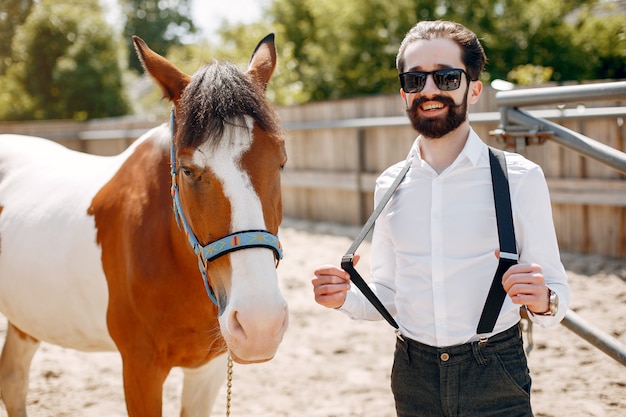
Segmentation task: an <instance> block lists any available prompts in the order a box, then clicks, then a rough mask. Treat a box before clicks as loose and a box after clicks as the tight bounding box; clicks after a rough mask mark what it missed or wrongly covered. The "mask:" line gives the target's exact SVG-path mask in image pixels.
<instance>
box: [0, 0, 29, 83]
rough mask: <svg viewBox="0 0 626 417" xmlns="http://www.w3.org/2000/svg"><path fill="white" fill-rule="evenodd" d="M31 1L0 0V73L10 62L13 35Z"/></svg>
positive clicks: (23, 18) (26, 12)
mask: <svg viewBox="0 0 626 417" xmlns="http://www.w3.org/2000/svg"><path fill="white" fill-rule="evenodd" d="M33 3H34V0H2V3H0V75H2V74H4V73H5V72H6V70H7V68H8V67H9V65H11V63H12V59H11V58H12V51H11V42H12V41H13V36H14V35H15V31H16V30H17V28H18V27H19V26H20V25H22V24H23V23H24V21H25V20H26V18H27V17H28V14H29V13H30V10H31V8H32V6H33Z"/></svg>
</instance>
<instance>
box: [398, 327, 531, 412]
mask: <svg viewBox="0 0 626 417" xmlns="http://www.w3.org/2000/svg"><path fill="white" fill-rule="evenodd" d="M530 385H531V380H530V374H529V370H528V365H527V363H526V354H525V353H524V346H523V342H522V334H521V330H520V327H519V326H518V325H516V326H513V327H512V328H510V329H509V330H507V331H504V332H502V333H499V334H497V335H495V336H492V337H491V338H489V340H488V341H487V342H485V343H479V342H473V343H467V344H464V345H459V346H451V347H447V348H437V347H433V346H428V345H425V344H422V343H419V342H416V341H413V340H410V339H407V338H405V340H404V341H403V340H401V339H398V341H397V343H396V351H395V355H394V364H393V369H392V372H391V390H392V391H393V395H394V398H395V402H396V411H397V413H398V417H417V416H419V417H470V416H472V417H473V416H476V417H488V416H501V417H532V415H533V413H532V410H531V407H530Z"/></svg>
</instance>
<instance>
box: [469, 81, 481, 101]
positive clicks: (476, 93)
mask: <svg viewBox="0 0 626 417" xmlns="http://www.w3.org/2000/svg"><path fill="white" fill-rule="evenodd" d="M482 91H483V83H482V81H480V80H476V81H472V82H471V83H470V92H469V97H468V98H467V102H468V103H469V104H476V102H478V99H479V98H480V94H481V93H482Z"/></svg>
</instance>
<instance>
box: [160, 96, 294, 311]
mask: <svg viewBox="0 0 626 417" xmlns="http://www.w3.org/2000/svg"><path fill="white" fill-rule="evenodd" d="M170 127H171V146H170V165H171V171H170V172H171V174H172V190H171V193H172V202H173V205H174V217H175V218H176V223H177V224H178V227H179V228H181V227H182V229H183V231H184V232H185V235H186V236H187V239H188V240H189V244H190V245H191V247H192V249H193V251H194V253H195V254H196V256H197V257H198V268H199V269H200V273H201V274H202V279H203V281H204V288H205V289H206V292H207V294H208V295H209V298H210V299H211V301H212V302H213V304H215V305H216V306H217V307H218V309H219V308H220V307H219V304H218V302H217V298H216V297H215V293H214V292H213V289H212V288H211V285H210V284H209V278H208V276H207V264H208V263H209V262H211V261H213V260H215V259H217V258H219V257H220V256H222V255H226V254H227V253H230V252H234V251H237V250H240V249H247V248H267V249H271V250H273V251H274V256H275V257H276V262H277V263H278V262H279V261H280V260H281V259H282V258H283V249H282V247H281V245H280V240H279V239H278V236H276V235H274V234H272V233H270V232H268V231H266V230H244V231H241V232H236V233H232V234H230V235H228V236H225V237H223V238H221V239H217V240H215V241H213V242H211V243H209V244H208V245H206V246H203V245H202V244H200V242H199V241H198V239H197V238H196V235H194V233H193V231H192V230H191V227H190V226H189V223H188V222H187V219H186V218H185V213H184V212H183V208H182V205H181V203H180V195H179V192H178V184H177V181H176V175H177V174H178V169H177V167H176V149H175V143H174V133H175V130H176V127H175V111H174V107H173V106H172V112H171V114H170Z"/></svg>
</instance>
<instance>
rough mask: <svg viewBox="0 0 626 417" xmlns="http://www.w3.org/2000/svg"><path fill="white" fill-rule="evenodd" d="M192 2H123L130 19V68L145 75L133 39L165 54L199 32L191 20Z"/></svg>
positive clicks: (126, 28)
mask: <svg viewBox="0 0 626 417" xmlns="http://www.w3.org/2000/svg"><path fill="white" fill-rule="evenodd" d="M190 3H191V0H120V5H121V6H122V13H123V14H124V16H125V17H126V24H125V25H124V39H125V40H126V42H127V45H128V54H129V55H128V66H129V68H131V69H134V70H135V71H137V72H138V73H142V72H143V69H142V68H141V63H140V62H139V60H138V59H137V57H136V55H135V49H134V47H133V44H132V40H131V36H132V35H137V36H139V37H140V38H142V39H143V40H144V41H146V43H147V44H148V45H150V48H151V49H153V50H154V51H156V52H158V53H159V54H161V55H165V54H166V53H167V50H168V49H169V48H170V47H171V46H176V45H181V44H182V43H183V39H184V38H185V37H186V36H189V35H191V34H193V33H195V32H196V27H195V25H194V23H193V20H192V19H191V17H190V16H191V5H190Z"/></svg>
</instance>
